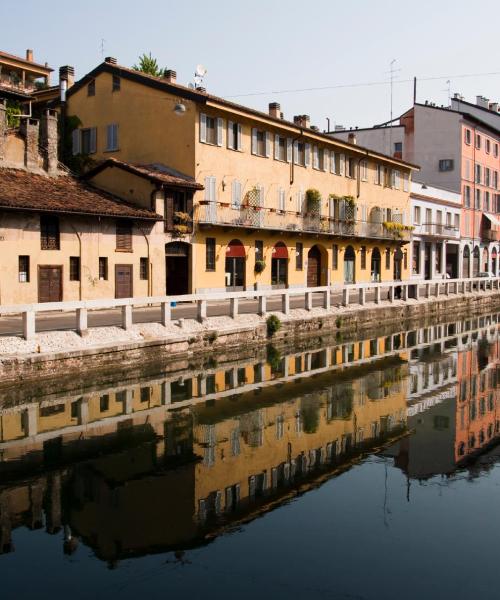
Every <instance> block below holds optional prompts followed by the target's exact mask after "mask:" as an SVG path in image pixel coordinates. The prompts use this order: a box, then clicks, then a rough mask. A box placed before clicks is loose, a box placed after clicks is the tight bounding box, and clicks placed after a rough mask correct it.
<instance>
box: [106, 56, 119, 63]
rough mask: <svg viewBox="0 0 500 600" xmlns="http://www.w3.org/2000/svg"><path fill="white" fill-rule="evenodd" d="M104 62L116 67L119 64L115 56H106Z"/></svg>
mask: <svg viewBox="0 0 500 600" xmlns="http://www.w3.org/2000/svg"><path fill="white" fill-rule="evenodd" d="M104 62H107V63H109V64H110V65H116V64H117V61H116V58H115V57H114V56H106V58H105V59H104Z"/></svg>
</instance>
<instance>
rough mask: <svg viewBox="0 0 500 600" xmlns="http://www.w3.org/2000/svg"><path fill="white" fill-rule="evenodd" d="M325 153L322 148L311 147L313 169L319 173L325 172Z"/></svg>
mask: <svg viewBox="0 0 500 600" xmlns="http://www.w3.org/2000/svg"><path fill="white" fill-rule="evenodd" d="M326 153H327V151H326V150H324V149H323V148H318V147H317V146H313V168H314V169H318V170H319V171H326V162H327V161H326Z"/></svg>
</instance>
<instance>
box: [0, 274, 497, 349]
mask: <svg viewBox="0 0 500 600" xmlns="http://www.w3.org/2000/svg"><path fill="white" fill-rule="evenodd" d="M382 290H384V291H386V292H387V302H389V303H392V302H394V300H396V299H397V300H403V301H407V300H408V299H415V300H419V299H420V298H421V297H423V298H431V297H438V296H442V295H444V296H448V295H450V294H465V293H481V292H483V291H486V290H500V279H499V278H487V277H478V278H469V279H437V280H432V281H389V282H382V283H371V282H369V283H354V284H345V285H330V286H323V287H313V288H290V289H278V290H247V291H243V292H225V291H221V292H215V293H210V294H186V295H182V296H147V297H142V298H121V299H108V300H80V301H73V302H46V303H39V304H16V305H12V306H0V316H2V315H21V316H22V322H23V337H24V338H25V339H27V340H29V339H32V338H33V337H34V335H35V332H36V317H37V315H40V314H44V313H49V312H74V313H75V315H76V324H75V328H76V331H77V332H78V333H79V334H80V335H83V334H85V332H86V331H87V330H88V313H89V311H94V310H109V309H116V308H120V309H121V313H122V315H121V325H122V327H123V328H124V329H130V327H131V326H132V323H133V309H134V308H140V307H150V306H159V307H160V308H161V314H160V323H161V324H162V325H166V324H167V323H169V322H170V321H171V318H172V305H174V306H175V305H176V304H177V303H178V302H182V303H194V304H195V305H196V317H197V319H198V321H201V322H202V321H203V320H204V319H206V318H207V309H208V305H209V304H210V303H216V302H218V303H220V302H227V303H229V314H230V316H231V317H232V318H233V319H234V318H236V317H237V316H238V313H239V303H240V302H241V301H257V309H256V310H255V311H254V314H259V315H260V316H265V315H266V314H267V313H268V312H282V313H284V314H289V313H290V300H291V298H296V297H301V298H303V301H304V307H305V309H306V310H312V308H313V297H314V298H317V297H318V296H320V297H321V306H322V307H323V308H324V309H327V310H329V309H330V308H331V299H332V294H340V295H341V304H342V306H349V305H350V304H359V305H361V306H363V305H365V304H366V302H367V292H369V291H371V292H372V293H373V302H375V303H376V304H380V303H381V302H382ZM273 299H280V300H281V302H280V303H279V306H280V309H281V310H280V311H277V309H273V310H269V311H268V308H267V303H268V300H273Z"/></svg>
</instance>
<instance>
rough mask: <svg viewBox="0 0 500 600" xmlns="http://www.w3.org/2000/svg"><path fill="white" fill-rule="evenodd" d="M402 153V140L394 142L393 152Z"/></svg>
mask: <svg viewBox="0 0 500 600" xmlns="http://www.w3.org/2000/svg"><path fill="white" fill-rule="evenodd" d="M402 153H403V142H394V154H399V155H401V154H402Z"/></svg>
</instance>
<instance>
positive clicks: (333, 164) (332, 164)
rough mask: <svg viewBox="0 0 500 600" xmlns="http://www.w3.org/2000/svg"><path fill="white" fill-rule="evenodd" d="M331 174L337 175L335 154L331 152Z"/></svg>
mask: <svg viewBox="0 0 500 600" xmlns="http://www.w3.org/2000/svg"><path fill="white" fill-rule="evenodd" d="M330 173H335V152H330Z"/></svg>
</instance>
